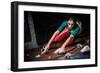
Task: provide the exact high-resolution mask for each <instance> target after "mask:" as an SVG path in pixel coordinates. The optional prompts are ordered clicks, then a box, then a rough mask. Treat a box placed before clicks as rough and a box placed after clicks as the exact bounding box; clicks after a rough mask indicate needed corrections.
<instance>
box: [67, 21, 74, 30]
mask: <svg viewBox="0 0 100 73" xmlns="http://www.w3.org/2000/svg"><path fill="white" fill-rule="evenodd" d="M74 25H75V22H74V21H73V20H69V21H68V29H70V30H71V29H72V28H73V27H74Z"/></svg>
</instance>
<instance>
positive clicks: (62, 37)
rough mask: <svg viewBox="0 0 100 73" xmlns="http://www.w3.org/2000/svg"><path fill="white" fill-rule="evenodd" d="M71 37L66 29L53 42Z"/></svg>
mask: <svg viewBox="0 0 100 73" xmlns="http://www.w3.org/2000/svg"><path fill="white" fill-rule="evenodd" d="M69 35H70V33H69V30H68V29H67V28H65V29H64V30H63V31H62V32H61V33H60V34H59V35H58V36H56V37H55V38H54V40H53V42H60V41H62V39H64V38H65V37H68V36H69Z"/></svg>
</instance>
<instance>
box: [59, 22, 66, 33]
mask: <svg viewBox="0 0 100 73" xmlns="http://www.w3.org/2000/svg"><path fill="white" fill-rule="evenodd" d="M65 27H67V21H64V22H63V23H62V24H61V26H60V27H59V28H58V29H57V30H58V31H59V32H61V31H62V30H63V29H64V28H65Z"/></svg>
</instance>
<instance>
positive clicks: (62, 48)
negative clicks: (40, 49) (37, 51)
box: [54, 47, 65, 54]
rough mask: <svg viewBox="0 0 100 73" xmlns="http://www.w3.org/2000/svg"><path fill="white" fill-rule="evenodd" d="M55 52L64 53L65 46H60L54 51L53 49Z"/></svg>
mask: <svg viewBox="0 0 100 73" xmlns="http://www.w3.org/2000/svg"><path fill="white" fill-rule="evenodd" d="M54 53H55V54H61V53H65V48H64V47H60V48H58V49H57V50H56V51H54Z"/></svg>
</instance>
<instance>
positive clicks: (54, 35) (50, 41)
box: [47, 30, 60, 46]
mask: <svg viewBox="0 0 100 73" xmlns="http://www.w3.org/2000/svg"><path fill="white" fill-rule="evenodd" d="M59 33H60V32H59V31H58V30H57V31H55V32H54V34H53V36H52V37H51V39H50V40H49V42H48V44H47V45H48V46H50V45H51V43H52V41H53V40H54V38H55V37H56V36H57V35H58V34H59Z"/></svg>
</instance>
